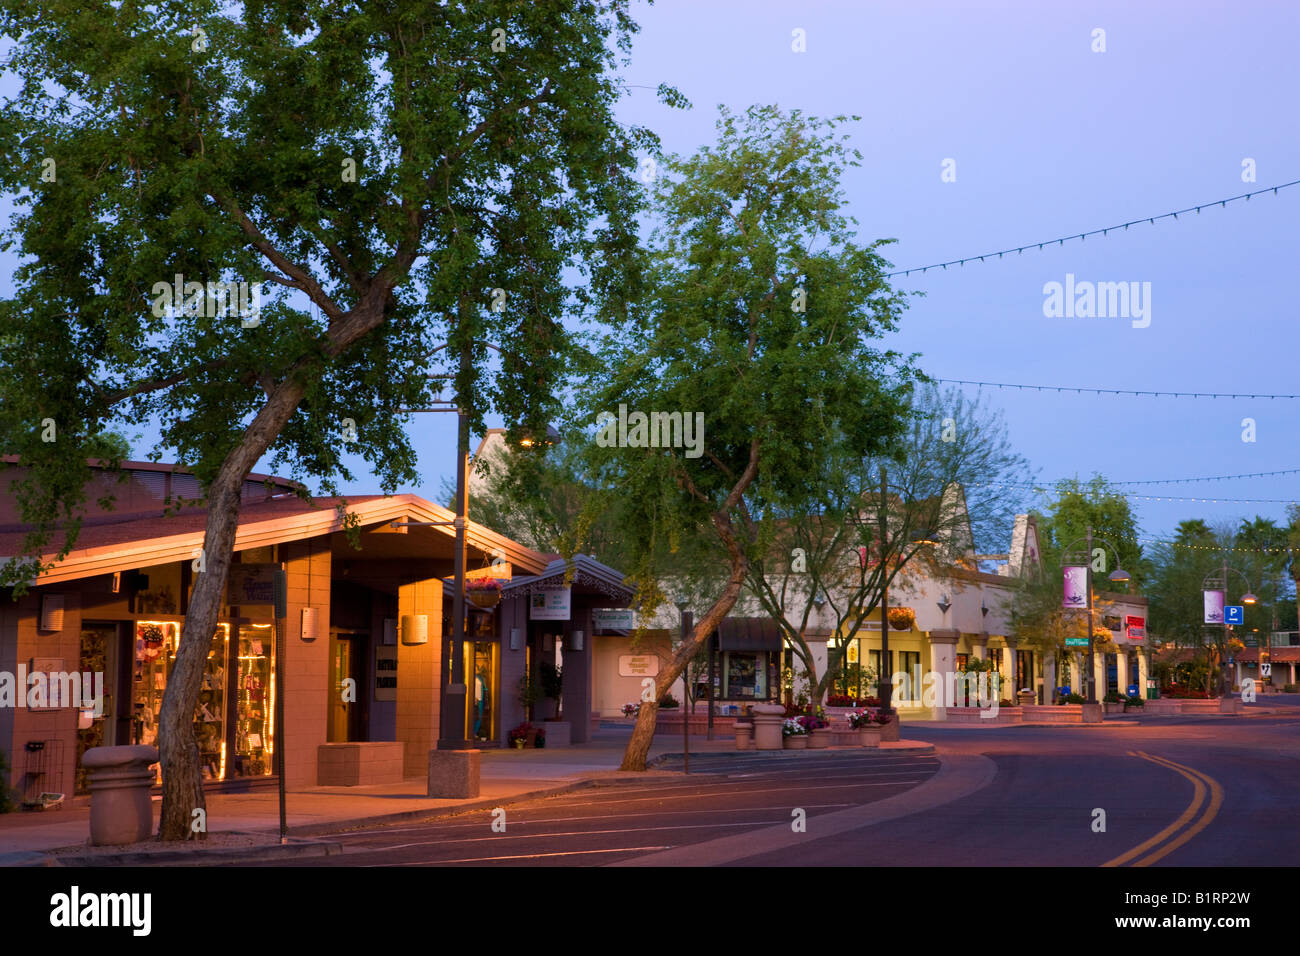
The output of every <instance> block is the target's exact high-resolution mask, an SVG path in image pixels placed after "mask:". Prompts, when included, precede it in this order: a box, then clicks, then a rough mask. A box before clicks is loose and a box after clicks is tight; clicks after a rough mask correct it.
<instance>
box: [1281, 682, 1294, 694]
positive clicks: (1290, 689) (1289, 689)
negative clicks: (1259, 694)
mask: <svg viewBox="0 0 1300 956" xmlns="http://www.w3.org/2000/svg"><path fill="white" fill-rule="evenodd" d="M1295 692H1296V685H1295V684H1283V685H1282V693H1284V694H1294V693H1295Z"/></svg>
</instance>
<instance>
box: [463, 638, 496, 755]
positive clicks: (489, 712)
mask: <svg viewBox="0 0 1300 956" xmlns="http://www.w3.org/2000/svg"><path fill="white" fill-rule="evenodd" d="M465 678H466V680H467V682H468V683H469V694H468V695H466V701H465V702H466V705H467V707H468V714H467V716H466V728H467V736H468V737H469V739H470V740H477V741H490V740H496V736H497V698H496V686H497V645H496V642H494V641H474V642H472V643H471V642H469V641H467V642H466V643H465Z"/></svg>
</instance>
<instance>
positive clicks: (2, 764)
mask: <svg viewBox="0 0 1300 956" xmlns="http://www.w3.org/2000/svg"><path fill="white" fill-rule="evenodd" d="M13 809H14V801H13V796H12V795H11V793H10V788H9V757H8V755H7V754H5V752H4V751H3V750H0V813H9V812H11V811H12V810H13Z"/></svg>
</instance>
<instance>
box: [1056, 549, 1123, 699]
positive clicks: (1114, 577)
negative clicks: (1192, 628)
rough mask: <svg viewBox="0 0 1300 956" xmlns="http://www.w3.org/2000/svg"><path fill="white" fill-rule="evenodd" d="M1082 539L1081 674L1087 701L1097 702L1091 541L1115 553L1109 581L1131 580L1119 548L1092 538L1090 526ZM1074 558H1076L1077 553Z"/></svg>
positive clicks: (1066, 551) (1120, 582)
mask: <svg viewBox="0 0 1300 956" xmlns="http://www.w3.org/2000/svg"><path fill="white" fill-rule="evenodd" d="M1083 540H1084V542H1085V544H1084V549H1085V551H1086V553H1085V554H1084V555H1083V566H1084V567H1085V568H1086V569H1087V571H1086V574H1087V585H1086V587H1087V591H1088V665H1087V672H1086V673H1085V674H1083V675H1082V676H1083V682H1084V686H1085V687H1086V688H1087V689H1088V703H1090V704H1095V703H1097V680H1096V675H1095V667H1094V664H1093V641H1094V638H1093V626H1092V543H1093V542H1094V541H1098V542H1100V543H1101V544H1103V545H1105V546H1106V547H1107V548H1109V549H1110V550H1111V552H1112V553H1113V554H1114V555H1115V570H1114V571H1112V572H1111V573H1110V574H1109V575H1108V578H1109V579H1110V580H1111V581H1114V582H1115V583H1116V584H1122V583H1124V582H1126V581H1129V580H1131V575H1130V574H1129V573H1128V572H1127V571H1125V570H1124V568H1123V567H1122V566H1121V565H1120V560H1119V549H1118V548H1116V547H1115V546H1114V545H1113V544H1111V543H1110V542H1109V541H1107V540H1106V539H1105V538H1094V537H1093V534H1092V527H1091V526H1089V527H1088V533H1087V534H1086V535H1085V536H1084V539H1083ZM1078 543H1079V542H1078V540H1075V541H1071V542H1070V543H1069V544H1068V545H1066V546H1065V547H1064V548H1062V549H1061V551H1062V554H1064V555H1066V556H1067V558H1068V557H1069V556H1070V548H1072V547H1074V546H1075V545H1077V544H1078ZM1075 558H1076V560H1077V554H1076V556H1075ZM1072 566H1075V567H1077V564H1074V563H1073V562H1072Z"/></svg>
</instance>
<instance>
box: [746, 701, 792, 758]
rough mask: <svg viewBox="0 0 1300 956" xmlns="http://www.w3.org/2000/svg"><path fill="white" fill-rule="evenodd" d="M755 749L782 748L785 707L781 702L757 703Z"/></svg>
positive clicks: (754, 709)
mask: <svg viewBox="0 0 1300 956" xmlns="http://www.w3.org/2000/svg"><path fill="white" fill-rule="evenodd" d="M753 711H754V749H755V750H780V749H781V747H782V742H781V726H782V725H783V724H784V723H785V708H784V707H782V706H781V705H780V704H755V705H754V706H753Z"/></svg>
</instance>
